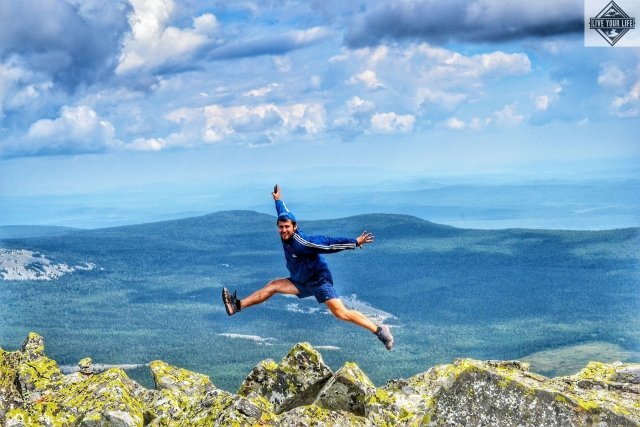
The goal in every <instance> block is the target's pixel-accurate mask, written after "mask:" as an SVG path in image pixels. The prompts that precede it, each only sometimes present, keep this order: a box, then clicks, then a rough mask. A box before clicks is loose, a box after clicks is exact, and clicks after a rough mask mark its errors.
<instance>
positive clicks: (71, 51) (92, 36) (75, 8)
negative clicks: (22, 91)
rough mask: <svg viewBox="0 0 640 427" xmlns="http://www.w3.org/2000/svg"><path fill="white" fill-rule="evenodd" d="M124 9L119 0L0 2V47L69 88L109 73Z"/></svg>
mask: <svg viewBox="0 0 640 427" xmlns="http://www.w3.org/2000/svg"><path fill="white" fill-rule="evenodd" d="M127 11H128V5H127V4H126V3H125V2H124V0H116V1H114V2H103V1H94V0H87V1H84V2H78V1H72V0H69V1H65V0H50V1H46V2H33V1H26V0H15V1H5V2H0V52H1V53H2V54H3V56H5V57H7V56H9V55H15V56H17V57H19V58H21V60H22V61H23V63H24V64H25V65H26V68H27V69H28V70H30V71H33V72H38V73H43V74H45V75H47V76H48V77H49V78H48V79H49V80H51V81H53V82H55V84H56V85H58V86H59V87H60V88H62V89H64V90H66V91H69V92H70V91H73V90H75V89H76V87H77V86H78V85H79V84H83V83H85V84H91V83H94V82H96V81H100V80H102V79H104V78H106V77H108V76H109V75H110V74H111V73H112V71H113V69H114V67H115V65H116V61H115V57H116V53H117V52H118V50H119V49H120V41H121V39H122V36H123V34H124V31H125V30H126V19H124V18H125V16H126V13H127Z"/></svg>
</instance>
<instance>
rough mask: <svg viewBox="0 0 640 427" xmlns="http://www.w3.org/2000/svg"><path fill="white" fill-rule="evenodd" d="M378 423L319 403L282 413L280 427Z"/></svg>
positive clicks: (363, 426) (354, 426)
mask: <svg viewBox="0 0 640 427" xmlns="http://www.w3.org/2000/svg"><path fill="white" fill-rule="evenodd" d="M375 425H376V424H373V423H371V421H370V420H368V419H367V418H364V417H359V416H357V415H355V414H353V413H351V412H344V411H331V410H329V409H326V408H322V407H320V406H317V405H305V406H298V407H296V408H294V409H292V410H290V411H288V412H286V413H285V414H283V415H282V418H281V420H280V422H279V423H278V426H279V427H303V426H304V427H306V426H314V427H342V426H349V427H374V426H375Z"/></svg>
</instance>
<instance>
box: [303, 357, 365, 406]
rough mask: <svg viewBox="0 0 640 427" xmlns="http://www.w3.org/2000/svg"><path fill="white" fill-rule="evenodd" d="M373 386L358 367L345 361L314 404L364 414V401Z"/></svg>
mask: <svg viewBox="0 0 640 427" xmlns="http://www.w3.org/2000/svg"><path fill="white" fill-rule="evenodd" d="M374 391H375V386H374V385H373V383H372V382H371V380H370V379H369V377H367V375H366V374H365V373H364V372H362V370H361V369H360V367H358V365H356V364H355V363H352V362H347V363H345V365H344V366H343V367H342V368H340V369H339V370H338V371H337V372H336V373H335V374H333V376H332V377H331V379H329V381H327V383H326V384H325V386H324V387H323V388H322V390H320V393H318V397H317V398H316V400H315V402H314V403H315V404H316V405H318V406H321V407H323V408H326V409H330V410H332V411H346V412H351V413H353V414H355V415H359V416H364V415H365V407H364V401H365V399H366V397H367V396H369V395H371V394H373V393H374Z"/></svg>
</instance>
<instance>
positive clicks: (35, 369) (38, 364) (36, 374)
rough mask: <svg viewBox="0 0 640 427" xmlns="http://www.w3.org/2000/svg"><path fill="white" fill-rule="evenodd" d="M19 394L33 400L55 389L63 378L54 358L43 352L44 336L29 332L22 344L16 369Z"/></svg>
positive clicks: (25, 398)
mask: <svg viewBox="0 0 640 427" xmlns="http://www.w3.org/2000/svg"><path fill="white" fill-rule="evenodd" d="M16 373H17V382H18V386H19V389H20V394H21V395H22V397H23V399H24V400H28V401H31V402H34V401H36V400H38V399H40V398H41V397H42V396H43V395H46V394H47V393H51V392H53V391H55V390H57V389H58V388H59V387H60V386H61V384H62V380H63V378H64V375H63V374H62V372H61V371H60V368H59V367H58V364H57V363H56V361H55V360H53V359H49V358H48V357H47V356H46V355H45V353H44V338H43V337H41V336H40V335H38V334H36V333H30V334H29V335H28V336H27V339H26V340H25V341H24V343H23V344H22V348H21V349H20V353H19V357H18V366H17V369H16Z"/></svg>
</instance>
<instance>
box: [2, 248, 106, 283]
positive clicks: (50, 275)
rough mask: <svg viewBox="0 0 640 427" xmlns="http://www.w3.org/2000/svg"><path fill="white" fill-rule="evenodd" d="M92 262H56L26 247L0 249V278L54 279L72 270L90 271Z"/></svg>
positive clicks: (93, 266) (92, 267) (94, 266)
mask: <svg viewBox="0 0 640 427" xmlns="http://www.w3.org/2000/svg"><path fill="white" fill-rule="evenodd" d="M94 268H96V265H95V264H94V263H92V262H85V263H82V264H79V265H74V266H70V265H67V264H65V263H61V264H56V263H54V262H53V261H51V260H49V259H47V258H46V257H45V256H44V255H43V254H41V253H39V252H33V251H28V250H26V249H0V279H3V280H55V279H59V278H60V277H62V276H64V275H65V274H68V273H73V272H74V271H90V270H93V269H94Z"/></svg>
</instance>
